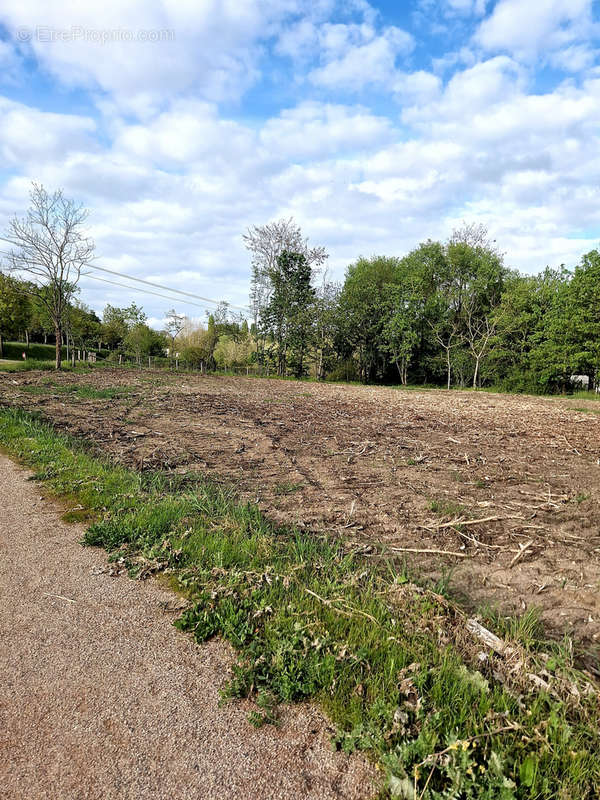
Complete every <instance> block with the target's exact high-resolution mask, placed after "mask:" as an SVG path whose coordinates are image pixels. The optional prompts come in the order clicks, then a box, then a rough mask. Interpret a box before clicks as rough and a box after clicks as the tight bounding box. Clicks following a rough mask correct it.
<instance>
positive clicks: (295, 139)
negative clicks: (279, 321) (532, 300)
mask: <svg viewBox="0 0 600 800" xmlns="http://www.w3.org/2000/svg"><path fill="white" fill-rule="evenodd" d="M599 42H600V2H593V1H592V0H529V2H526V0H495V2H494V0H408V1H407V2H402V0H380V1H379V2H372V3H369V2H367V1H366V0H342V1H341V2H338V0H103V2H101V3H100V2H97V0H86V2H81V0H77V1H76V0H53V2H52V3H48V2H47V0H0V230H4V229H5V228H6V224H7V221H8V219H9V218H10V217H11V216H13V215H14V214H15V213H16V214H19V215H20V214H23V213H24V212H25V211H26V209H27V205H28V192H29V189H30V186H31V181H34V180H35V181H37V182H41V183H43V184H44V186H45V187H46V188H47V189H49V190H53V189H57V188H63V189H64V192H65V194H66V195H67V196H68V197H72V198H74V199H76V200H77V201H80V202H82V203H83V204H85V205H86V206H87V208H89V212H90V215H89V233H90V235H91V236H92V237H93V238H94V240H95V242H96V258H97V260H96V264H97V265H98V266H102V267H105V268H107V269H111V270H114V271H117V272H121V273H125V274H128V275H133V276H137V277H140V278H144V279H145V280H149V281H152V282H157V283H161V284H164V285H168V286H170V287H173V288H178V289H181V290H183V291H187V292H191V293H195V294H198V295H202V296H203V297H208V298H213V299H215V300H224V301H227V302H229V303H232V304H235V305H240V306H243V305H246V304H247V302H248V290H249V273H250V258H249V254H248V253H247V251H246V250H245V249H244V246H243V241H242V234H243V233H244V231H245V230H246V229H247V227H248V226H251V225H262V224H265V223H266V222H268V221H271V220H275V219H279V218H282V217H290V216H293V217H294V218H295V220H296V221H297V223H298V224H299V225H300V226H301V228H302V230H303V232H304V234H305V235H306V236H308V238H309V241H310V243H312V244H314V245H324V246H325V247H326V248H327V251H328V252H329V262H328V263H329V277H330V278H331V279H333V280H342V279H343V276H344V271H345V269H346V267H347V266H348V264H350V263H352V262H353V261H355V260H356V258H357V257H358V256H360V255H363V256H371V255H375V254H376V255H380V254H383V255H390V256H402V255H404V254H406V253H407V252H408V251H409V250H411V249H412V248H413V247H415V246H417V245H418V243H419V242H421V241H424V240H426V239H427V238H432V239H437V240H444V239H446V238H447V237H448V236H449V235H450V234H451V232H452V230H453V229H455V228H457V227H459V226H460V225H461V224H462V223H463V222H469V223H470V222H476V223H483V224H484V225H485V226H486V227H487V228H488V231H489V235H490V237H491V238H492V239H495V240H496V243H497V245H498V246H499V248H500V249H501V250H502V251H503V252H504V253H505V262H506V264H507V265H508V266H511V267H513V268H516V269H519V270H521V271H522V272H525V273H535V272H538V271H540V270H542V269H544V267H546V266H547V265H549V266H552V267H556V266H558V265H560V264H561V263H564V264H566V265H567V266H574V265H575V264H576V263H577V261H578V260H579V259H580V257H581V255H582V254H583V253H585V252H587V251H589V250H591V249H593V248H595V247H598V245H599V241H600V189H599V187H600V149H599V144H600V126H599V123H600V59H599V53H600V50H599V49H598V48H599ZM95 274H96V277H100V276H102V277H104V278H106V279H112V280H115V281H120V280H121V279H120V278H118V277H115V276H111V275H109V274H108V273H101V272H96V273H95ZM122 282H123V283H127V281H125V280H123V281H122ZM81 299H82V300H83V301H85V302H86V303H88V305H90V306H91V307H92V308H93V309H94V310H96V311H97V312H100V313H101V311H102V309H103V308H104V306H105V305H106V303H111V304H113V305H128V304H129V303H130V302H131V301H133V300H134V301H135V302H137V303H141V304H143V306H144V308H145V309H146V311H147V313H148V316H149V318H150V320H151V322H152V323H153V324H156V325H158V324H159V323H160V321H161V320H162V319H163V317H164V314H165V312H166V311H167V310H168V309H169V308H171V307H175V309H176V310H177V311H178V312H180V313H186V314H188V315H190V316H192V317H202V316H203V315H204V310H203V308H201V307H199V306H192V305H191V304H188V302H187V300H185V299H184V298H183V297H181V298H180V299H179V300H175V299H174V300H173V301H170V300H167V299H163V298H159V297H156V296H152V295H147V294H143V293H141V292H137V291H135V292H134V291H131V292H130V291H129V290H127V289H123V288H120V287H115V286H112V285H109V284H106V283H102V282H100V281H97V280H93V279H92V278H91V277H84V278H82V280H81ZM200 305H203V304H202V303H200ZM206 307H207V308H209V307H210V305H209V304H206Z"/></svg>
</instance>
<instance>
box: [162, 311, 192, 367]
mask: <svg viewBox="0 0 600 800" xmlns="http://www.w3.org/2000/svg"><path fill="white" fill-rule="evenodd" d="M165 319H166V321H167V324H166V325H165V333H166V334H167V336H168V337H169V339H170V340H171V350H170V352H169V355H170V357H171V361H172V360H173V352H174V350H175V339H176V338H177V337H178V336H179V334H180V333H181V331H182V330H183V329H184V328H185V325H186V322H187V320H186V316H185V314H178V313H177V312H176V311H175V309H174V308H172V309H171V310H170V311H167V314H166V317H165Z"/></svg>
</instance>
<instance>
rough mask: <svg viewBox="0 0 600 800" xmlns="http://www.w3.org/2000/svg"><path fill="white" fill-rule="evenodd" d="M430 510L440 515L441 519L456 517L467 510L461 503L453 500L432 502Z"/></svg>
mask: <svg viewBox="0 0 600 800" xmlns="http://www.w3.org/2000/svg"><path fill="white" fill-rule="evenodd" d="M429 510H430V511H433V513H434V514H439V515H440V516H441V517H456V516H458V515H459V514H462V513H463V512H464V511H465V510H466V509H465V507H464V506H463V505H461V504H460V503H456V502H454V501H453V500H446V499H441V500H432V501H431V502H430V503H429Z"/></svg>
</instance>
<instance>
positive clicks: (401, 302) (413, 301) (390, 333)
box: [383, 284, 419, 386]
mask: <svg viewBox="0 0 600 800" xmlns="http://www.w3.org/2000/svg"><path fill="white" fill-rule="evenodd" d="M388 302H389V309H388V312H387V314H386V317H387V319H386V322H385V325H384V329H383V337H384V341H385V346H386V347H387V350H388V352H389V354H390V356H391V357H392V360H393V362H394V364H395V365H396V369H397V370H398V375H399V376H400V383H402V384H403V385H404V386H406V384H407V383H408V365H409V364H410V361H411V358H412V356H413V351H414V349H415V346H416V344H417V341H418V338H419V334H418V313H419V300H418V297H417V296H415V295H414V293H413V291H412V290H411V287H410V286H407V285H406V284H403V285H400V286H394V285H392V286H391V287H390V292H389V298H388Z"/></svg>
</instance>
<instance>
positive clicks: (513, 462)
mask: <svg viewBox="0 0 600 800" xmlns="http://www.w3.org/2000/svg"><path fill="white" fill-rule="evenodd" d="M0 400H1V401H2V403H3V404H5V405H15V406H19V407H22V408H26V409H28V410H37V411H39V412H40V413H41V414H42V415H43V416H44V417H45V418H47V419H49V420H51V421H53V422H54V423H55V424H57V425H58V426H59V427H61V428H63V429H66V430H68V431H69V432H70V433H73V434H75V435H78V436H83V437H85V438H86V439H88V440H90V441H92V442H94V443H95V444H96V445H97V446H98V447H99V448H101V449H102V450H104V451H107V452H109V453H110V454H111V455H113V456H115V457H116V458H117V459H118V460H119V461H121V462H122V463H124V464H127V465H129V466H135V467H136V468H138V469H151V468H152V469H155V468H169V469H174V470H177V471H186V470H189V469H198V470H201V471H203V472H206V473H208V474H210V475H212V476H213V477H214V478H215V479H218V480H220V481H223V482H226V483H229V484H230V483H233V484H235V485H236V486H237V487H238V488H239V490H240V492H241V493H242V495H243V496H244V497H245V498H246V499H249V500H252V501H256V502H258V504H259V505H260V507H261V509H262V510H264V511H265V512H266V513H267V514H268V515H269V516H270V517H272V518H273V519H275V520H277V521H281V522H290V523H294V524H297V525H299V526H301V527H303V528H308V529H316V530H327V531H329V532H331V533H332V534H335V535H337V536H341V537H343V538H344V539H345V540H347V542H348V546H349V547H353V548H356V547H360V548H364V550H365V553H367V554H368V553H369V550H370V548H373V551H372V552H373V555H375V554H376V552H378V550H379V546H380V545H383V546H384V548H385V550H386V551H387V552H388V554H390V555H393V556H394V557H396V558H398V560H399V561H400V562H401V561H402V560H403V559H404V558H406V559H407V561H408V563H409V564H415V565H416V566H418V568H419V570H420V571H421V572H424V573H425V574H427V575H430V576H432V577H435V576H441V575H443V574H444V573H447V571H448V569H449V568H452V570H453V571H452V578H451V586H452V587H453V588H454V590H455V591H457V592H460V594H461V595H462V596H463V600H464V601H465V602H466V603H468V604H470V605H471V606H472V605H475V604H480V603H484V602H490V603H492V604H494V605H497V606H498V607H499V608H501V609H505V610H507V611H515V610H516V611H523V610H524V609H526V608H530V607H532V606H538V607H540V608H541V609H542V616H543V619H544V621H545V623H546V625H547V627H548V629H549V630H550V631H553V632H555V633H556V634H562V633H565V632H567V633H569V634H572V635H574V636H575V637H576V639H577V640H578V641H579V642H580V643H581V644H583V645H584V646H585V647H587V648H588V649H589V652H590V657H591V658H593V656H594V652H595V650H596V648H595V642H596V640H597V637H598V636H600V595H599V593H598V589H599V587H600V561H599V558H598V554H599V552H600V527H599V522H600V507H599V505H598V501H599V499H600V463H599V461H600V416H599V414H598V412H599V411H600V406H599V405H596V404H595V403H594V402H593V401H585V400H578V399H576V398H572V399H571V398H567V399H560V400H554V399H545V398H532V397H515V396H506V395H494V394H487V393H478V394H474V393H471V392H451V393H446V392H444V391H399V390H396V389H391V388H389V389H388V388H373V387H360V386H341V385H320V384H313V383H310V384H309V383H294V382H283V381H268V380H258V379H244V378H219V377H200V376H197V375H172V374H165V373H157V372H154V373H153V372H148V371H144V372H142V371H134V370H131V371H127V370H109V369H101V370H100V369H99V370H96V371H92V372H89V373H84V374H61V375H58V376H55V375H49V374H48V373H27V374H22V375H21V374H18V375H5V376H3V377H2V376H0ZM403 549H410V550H437V551H447V552H449V553H455V554H456V555H443V554H440V553H413V552H404V550H403Z"/></svg>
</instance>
